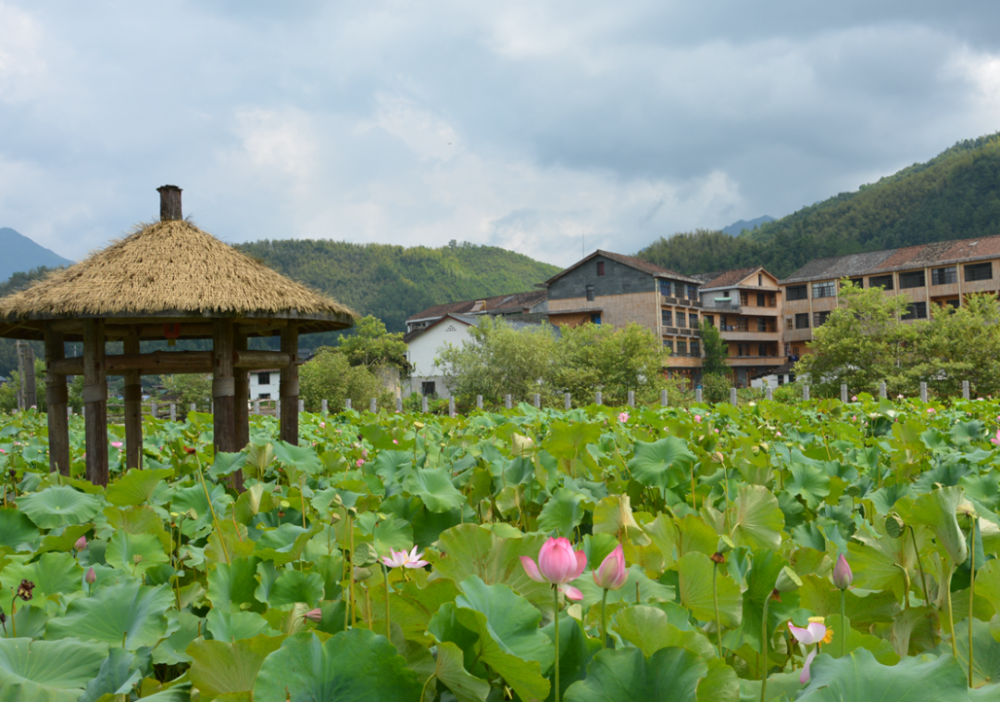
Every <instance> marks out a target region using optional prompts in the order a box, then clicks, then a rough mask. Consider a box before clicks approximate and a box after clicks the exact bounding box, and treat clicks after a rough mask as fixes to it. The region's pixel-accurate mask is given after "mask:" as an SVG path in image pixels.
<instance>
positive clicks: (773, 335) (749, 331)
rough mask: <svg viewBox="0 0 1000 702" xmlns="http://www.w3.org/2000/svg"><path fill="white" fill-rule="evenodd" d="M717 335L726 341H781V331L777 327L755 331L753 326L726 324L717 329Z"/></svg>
mask: <svg viewBox="0 0 1000 702" xmlns="http://www.w3.org/2000/svg"><path fill="white" fill-rule="evenodd" d="M719 336H721V337H722V338H723V339H725V340H726V341H776V342H780V341H781V332H780V331H778V330H777V329H770V330H768V331H757V330H756V328H754V327H749V328H747V327H742V328H734V327H729V326H727V327H726V328H725V329H720V330H719Z"/></svg>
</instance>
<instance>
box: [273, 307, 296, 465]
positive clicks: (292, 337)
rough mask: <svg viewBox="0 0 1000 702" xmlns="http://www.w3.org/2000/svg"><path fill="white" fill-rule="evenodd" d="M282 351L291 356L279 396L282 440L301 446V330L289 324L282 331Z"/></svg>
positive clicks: (281, 382)
mask: <svg viewBox="0 0 1000 702" xmlns="http://www.w3.org/2000/svg"><path fill="white" fill-rule="evenodd" d="M281 350H282V352H284V353H287V354H289V356H290V357H291V361H292V362H291V363H289V364H288V365H287V366H285V367H284V368H282V369H281V380H280V382H279V384H278V396H279V397H280V398H281V434H280V436H281V440H282V441H287V442H288V443H290V444H293V445H295V446H298V444H299V366H298V363H297V361H298V354H299V328H298V325H296V324H289V325H288V326H287V327H285V328H284V329H282V330H281Z"/></svg>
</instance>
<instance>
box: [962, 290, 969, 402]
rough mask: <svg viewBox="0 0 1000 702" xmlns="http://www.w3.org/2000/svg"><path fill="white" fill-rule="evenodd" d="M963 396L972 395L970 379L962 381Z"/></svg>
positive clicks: (966, 397)
mask: <svg viewBox="0 0 1000 702" xmlns="http://www.w3.org/2000/svg"><path fill="white" fill-rule="evenodd" d="M959 280H961V277H959ZM962 397H964V398H965V399H966V400H968V399H969V397H971V393H970V392H969V381H968V380H963V381H962Z"/></svg>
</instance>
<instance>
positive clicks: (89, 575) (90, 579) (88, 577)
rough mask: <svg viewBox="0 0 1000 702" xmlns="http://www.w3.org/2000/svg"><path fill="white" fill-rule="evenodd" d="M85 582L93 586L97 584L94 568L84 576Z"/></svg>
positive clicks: (89, 569)
mask: <svg viewBox="0 0 1000 702" xmlns="http://www.w3.org/2000/svg"><path fill="white" fill-rule="evenodd" d="M83 581H84V582H85V583H87V584H88V585H93V584H94V583H95V582H97V573H95V572H94V569H93V568H88V569H87V574H86V575H84V576H83Z"/></svg>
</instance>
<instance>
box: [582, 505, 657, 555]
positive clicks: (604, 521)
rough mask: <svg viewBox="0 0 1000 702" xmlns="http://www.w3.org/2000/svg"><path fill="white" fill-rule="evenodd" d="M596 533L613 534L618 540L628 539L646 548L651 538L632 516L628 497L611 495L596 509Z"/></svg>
mask: <svg viewBox="0 0 1000 702" xmlns="http://www.w3.org/2000/svg"><path fill="white" fill-rule="evenodd" d="M594 533H595V534H611V535H612V536H614V537H615V538H616V539H618V540H625V539H628V540H629V541H631V542H632V543H633V544H635V545H636V546H645V545H646V544H648V543H650V538H649V537H648V536H647V535H646V533H645V532H644V531H643V530H642V528H641V527H640V526H639V524H638V523H637V522H636V521H635V517H634V516H633V515H632V501H631V498H629V496H628V495H609V496H608V497H605V498H603V499H601V501H600V502H598V503H597V506H596V507H594Z"/></svg>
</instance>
